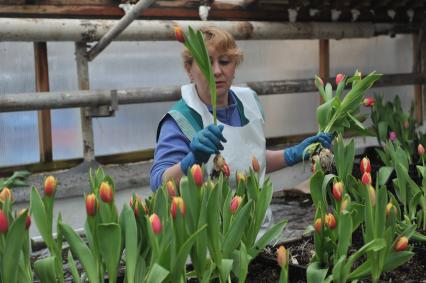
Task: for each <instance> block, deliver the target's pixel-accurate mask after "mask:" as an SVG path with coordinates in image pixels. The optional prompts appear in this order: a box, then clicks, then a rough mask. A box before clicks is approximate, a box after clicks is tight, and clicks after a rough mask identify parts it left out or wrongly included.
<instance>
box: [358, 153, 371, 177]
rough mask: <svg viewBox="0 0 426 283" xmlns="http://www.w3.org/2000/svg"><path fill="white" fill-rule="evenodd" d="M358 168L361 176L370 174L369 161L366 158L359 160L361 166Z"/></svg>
mask: <svg viewBox="0 0 426 283" xmlns="http://www.w3.org/2000/svg"><path fill="white" fill-rule="evenodd" d="M359 168H360V170H361V173H362V174H364V173H365V172H367V173H370V172H371V164H370V159H368V158H367V157H364V158H363V159H361V164H360V166H359Z"/></svg>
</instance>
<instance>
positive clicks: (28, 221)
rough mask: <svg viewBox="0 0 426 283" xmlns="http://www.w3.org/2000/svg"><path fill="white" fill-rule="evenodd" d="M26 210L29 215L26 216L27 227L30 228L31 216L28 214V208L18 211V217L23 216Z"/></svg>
mask: <svg viewBox="0 0 426 283" xmlns="http://www.w3.org/2000/svg"><path fill="white" fill-rule="evenodd" d="M24 212H26V214H27V217H26V218H25V229H27V230H28V229H29V228H30V226H31V216H30V215H29V214H28V210H26V209H25V208H23V209H21V210H20V211H19V212H18V214H17V216H18V217H19V216H21V215H22V214H23V213H24Z"/></svg>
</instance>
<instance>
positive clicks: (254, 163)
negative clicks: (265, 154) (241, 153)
mask: <svg viewBox="0 0 426 283" xmlns="http://www.w3.org/2000/svg"><path fill="white" fill-rule="evenodd" d="M251 167H252V168H253V170H254V172H256V173H259V171H260V165H259V161H258V160H257V158H256V156H254V155H253V157H252V159H251Z"/></svg>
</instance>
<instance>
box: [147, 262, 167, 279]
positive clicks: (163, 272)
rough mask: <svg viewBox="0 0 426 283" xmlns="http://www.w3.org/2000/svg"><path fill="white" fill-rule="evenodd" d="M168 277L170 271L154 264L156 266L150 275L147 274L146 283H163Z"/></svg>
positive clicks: (150, 271) (152, 268)
mask: <svg viewBox="0 0 426 283" xmlns="http://www.w3.org/2000/svg"><path fill="white" fill-rule="evenodd" d="M168 275H169V271H168V270H167V269H165V268H164V267H162V266H161V265H159V264H158V263H154V265H153V266H152V267H151V269H150V270H149V273H148V274H147V279H146V281H145V282H147V283H161V282H163V281H164V280H165V279H166V278H167V276H168Z"/></svg>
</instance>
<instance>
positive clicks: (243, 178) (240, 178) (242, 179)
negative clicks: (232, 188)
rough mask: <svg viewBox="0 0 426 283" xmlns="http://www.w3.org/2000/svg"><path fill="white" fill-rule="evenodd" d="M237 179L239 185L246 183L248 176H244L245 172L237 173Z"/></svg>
mask: <svg viewBox="0 0 426 283" xmlns="http://www.w3.org/2000/svg"><path fill="white" fill-rule="evenodd" d="M235 175H236V177H235V179H237V184H239V183H240V182H245V181H246V176H245V175H244V173H243V172H239V171H237V172H235Z"/></svg>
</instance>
